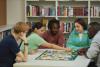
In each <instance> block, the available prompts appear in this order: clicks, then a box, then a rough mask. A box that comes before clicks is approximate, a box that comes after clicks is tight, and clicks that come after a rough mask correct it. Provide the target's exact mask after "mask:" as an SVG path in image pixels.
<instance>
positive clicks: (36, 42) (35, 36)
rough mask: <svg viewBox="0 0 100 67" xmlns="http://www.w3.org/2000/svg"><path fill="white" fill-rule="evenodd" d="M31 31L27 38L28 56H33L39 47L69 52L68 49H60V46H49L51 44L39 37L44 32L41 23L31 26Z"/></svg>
mask: <svg viewBox="0 0 100 67" xmlns="http://www.w3.org/2000/svg"><path fill="white" fill-rule="evenodd" d="M31 31H32V32H30V34H29V35H28V37H27V40H28V43H29V46H28V50H29V53H30V54H34V52H36V50H37V49H38V47H39V46H43V47H48V48H53V49H60V50H66V51H70V49H69V48H64V47H60V46H57V45H55V44H51V43H48V42H47V41H45V40H44V39H43V38H42V37H41V35H42V34H43V31H44V27H43V25H42V23H40V22H37V23H34V26H32V30H31ZM23 48H24V46H23V45H22V46H21V50H23Z"/></svg>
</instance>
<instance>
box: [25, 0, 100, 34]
mask: <svg viewBox="0 0 100 67" xmlns="http://www.w3.org/2000/svg"><path fill="white" fill-rule="evenodd" d="M99 4H100V0H25V21H26V22H37V21H41V19H43V18H45V19H48V20H50V19H51V18H56V19H58V20H60V21H61V22H62V21H64V22H65V23H69V22H72V23H74V20H75V19H76V18H83V19H84V20H85V22H86V23H87V24H88V23H90V22H92V21H97V22H99V21H100V19H99V18H100V5H99ZM27 6H28V7H29V8H27ZM37 6H38V7H37ZM91 7H92V8H91ZM95 7H96V9H97V10H96V11H97V12H98V13H97V12H96V11H95V12H96V13H95V12H94V8H95ZM36 8H37V9H36ZM36 10H39V12H38V11H37V13H38V14H37V13H36ZM28 12H30V14H31V15H29V13H28ZM34 13H36V14H37V15H36V14H34ZM91 13H93V14H94V13H95V14H97V16H92V15H91ZM98 14H99V15H98ZM64 32H65V31H64Z"/></svg>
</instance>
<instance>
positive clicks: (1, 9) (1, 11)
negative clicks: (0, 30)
mask: <svg viewBox="0 0 100 67" xmlns="http://www.w3.org/2000/svg"><path fill="white" fill-rule="evenodd" d="M3 25H6V0H0V26H3Z"/></svg>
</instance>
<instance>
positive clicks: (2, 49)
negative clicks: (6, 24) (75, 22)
mask: <svg viewBox="0 0 100 67" xmlns="http://www.w3.org/2000/svg"><path fill="white" fill-rule="evenodd" d="M19 51H20V49H19V47H18V44H17V42H16V40H15V38H14V37H13V36H12V35H9V36H7V37H5V38H3V40H2V41H1V42H0V67H13V63H14V62H15V58H16V54H17V53H18V52H19Z"/></svg>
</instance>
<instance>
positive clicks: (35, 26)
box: [32, 22, 43, 31]
mask: <svg viewBox="0 0 100 67" xmlns="http://www.w3.org/2000/svg"><path fill="white" fill-rule="evenodd" d="M41 27H43V24H42V23H41V22H35V23H34V24H32V30H33V31H34V29H35V28H37V29H40V28H41Z"/></svg>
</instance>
